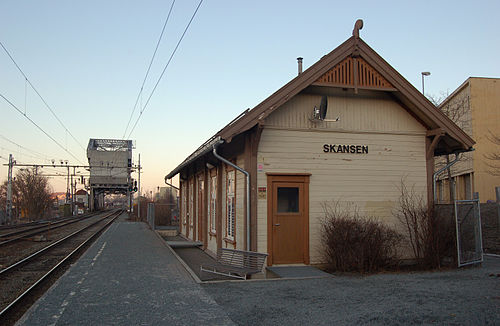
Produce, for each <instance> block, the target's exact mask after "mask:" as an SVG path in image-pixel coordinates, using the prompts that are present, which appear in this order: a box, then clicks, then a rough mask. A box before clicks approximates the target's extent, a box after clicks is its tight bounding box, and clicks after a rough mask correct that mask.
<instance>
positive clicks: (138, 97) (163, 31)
mask: <svg viewBox="0 0 500 326" xmlns="http://www.w3.org/2000/svg"><path fill="white" fill-rule="evenodd" d="M174 4H175V0H174V1H172V5H171V6H170V9H169V11H168V14H167V18H166V19H165V23H164V24H163V28H162V30H161V33H160V37H159V38H158V42H156V47H155V50H154V52H153V55H152V57H151V60H150V61H149V66H148V69H147V70H146V74H145V75H144V79H143V80H142V85H141V88H140V90H139V93H138V94H137V98H136V99H135V104H134V108H133V110H132V113H130V118H129V119H128V123H127V127H126V128H125V131H124V132H123V136H122V139H124V138H125V135H126V134H127V130H128V127H129V126H130V121H132V117H133V116H134V113H135V110H136V109H137V104H138V103H139V99H140V98H141V95H142V91H143V90H144V84H146V80H147V78H148V76H149V72H150V71H151V66H152V65H153V61H154V59H155V57H156V52H158V47H159V46H160V43H161V39H162V38H163V34H164V33H165V28H166V27H167V23H168V20H169V19H170V14H171V13H172V9H173V8H174ZM140 106H142V103H141V105H140Z"/></svg>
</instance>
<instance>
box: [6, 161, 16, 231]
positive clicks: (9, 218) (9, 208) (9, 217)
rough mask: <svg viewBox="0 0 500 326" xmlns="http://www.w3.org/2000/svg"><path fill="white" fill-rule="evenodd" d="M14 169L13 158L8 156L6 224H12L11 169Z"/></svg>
mask: <svg viewBox="0 0 500 326" xmlns="http://www.w3.org/2000/svg"><path fill="white" fill-rule="evenodd" d="M13 167H14V158H13V157H12V154H9V172H8V175H7V203H6V204H7V206H6V210H7V224H11V223H12V168H13Z"/></svg>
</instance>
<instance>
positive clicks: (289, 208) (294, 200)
mask: <svg viewBox="0 0 500 326" xmlns="http://www.w3.org/2000/svg"><path fill="white" fill-rule="evenodd" d="M269 181H270V184H269V183H268V189H269V190H270V194H269V195H268V205H269V202H270V207H268V211H269V213H270V214H268V223H269V229H270V239H269V240H270V248H269V249H270V252H271V259H270V263H272V264H297V263H304V264H308V263H309V200H308V197H309V194H308V189H309V187H308V181H309V178H308V177H305V176H289V175H286V176H271V177H270V180H268V182H269Z"/></svg>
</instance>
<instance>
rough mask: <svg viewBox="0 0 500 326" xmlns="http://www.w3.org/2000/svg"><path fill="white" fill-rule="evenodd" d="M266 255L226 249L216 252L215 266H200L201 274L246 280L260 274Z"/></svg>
mask: <svg viewBox="0 0 500 326" xmlns="http://www.w3.org/2000/svg"><path fill="white" fill-rule="evenodd" d="M266 257H267V254H263V253H260V252H254V251H244V250H236V249H228V248H220V249H218V250H217V264H214V265H204V266H203V265H202V266H200V274H201V272H207V273H212V274H217V275H224V276H229V277H234V278H238V279H242V280H246V279H247V276H248V275H251V274H256V273H260V272H262V267H263V266H264V262H265V261H266Z"/></svg>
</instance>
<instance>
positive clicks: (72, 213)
mask: <svg viewBox="0 0 500 326" xmlns="http://www.w3.org/2000/svg"><path fill="white" fill-rule="evenodd" d="M68 168H69V167H68ZM73 175H75V168H73V174H72V175H71V216H73V215H75V214H74V213H75V201H74V195H75V191H74V189H75V188H74V187H73Z"/></svg>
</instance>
